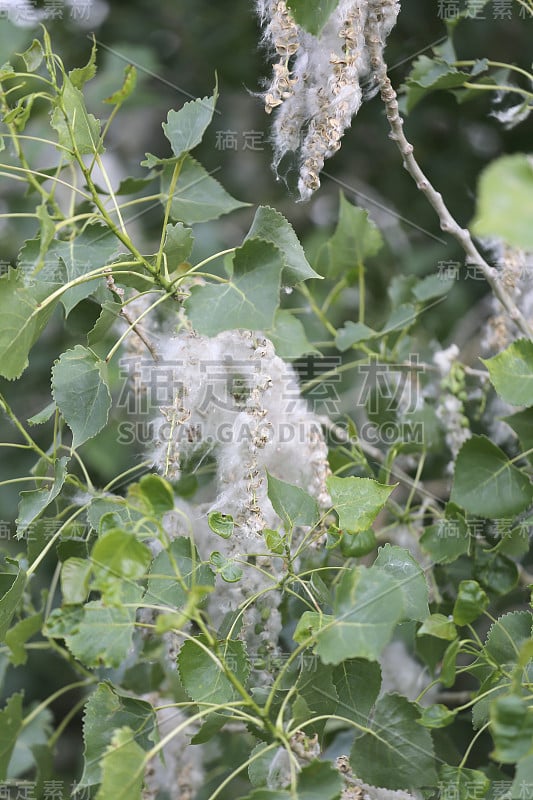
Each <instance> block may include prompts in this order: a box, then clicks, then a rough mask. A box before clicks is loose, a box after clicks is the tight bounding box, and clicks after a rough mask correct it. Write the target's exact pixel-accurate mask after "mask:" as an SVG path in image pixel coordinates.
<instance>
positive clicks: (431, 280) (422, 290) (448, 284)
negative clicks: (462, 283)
mask: <svg viewBox="0 0 533 800" xmlns="http://www.w3.org/2000/svg"><path fill="white" fill-rule="evenodd" d="M454 286H455V279H454V278H443V276H442V275H439V274H437V275H428V276H427V277H425V278H423V279H422V280H421V281H420V282H419V283H417V284H416V286H414V287H413V289H412V292H413V295H414V296H415V297H416V299H417V300H418V301H419V302H420V303H428V302H429V301H430V300H435V299H436V298H437V297H443V296H444V295H446V294H448V293H449V292H450V291H451V289H452V288H453V287H454Z"/></svg>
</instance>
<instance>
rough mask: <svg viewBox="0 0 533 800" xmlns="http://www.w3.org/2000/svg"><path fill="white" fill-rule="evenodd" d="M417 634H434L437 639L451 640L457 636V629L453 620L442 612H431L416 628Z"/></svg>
mask: <svg viewBox="0 0 533 800" xmlns="http://www.w3.org/2000/svg"><path fill="white" fill-rule="evenodd" d="M417 636H436V637H437V639H447V640H449V641H452V640H453V639H455V638H456V636H457V629H456V627H455V625H454V623H453V620H452V619H449V618H448V617H445V616H444V614H431V616H429V617H428V618H427V619H426V620H424V623H423V624H422V626H421V627H420V628H419V629H418V633H417Z"/></svg>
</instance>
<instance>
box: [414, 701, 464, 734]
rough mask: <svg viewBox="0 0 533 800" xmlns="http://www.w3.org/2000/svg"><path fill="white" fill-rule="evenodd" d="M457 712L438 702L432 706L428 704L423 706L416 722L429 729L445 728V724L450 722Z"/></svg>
mask: <svg viewBox="0 0 533 800" xmlns="http://www.w3.org/2000/svg"><path fill="white" fill-rule="evenodd" d="M457 713H458V712H457V711H456V710H453V709H450V708H448V707H447V706H443V705H442V704H440V703H439V704H437V705H434V706H429V708H424V709H423V711H422V716H421V717H420V719H419V720H418V724H419V725H422V726H423V727H424V728H430V729H435V728H446V726H447V725H451V724H452V722H453V721H454V719H455V717H456V716H457Z"/></svg>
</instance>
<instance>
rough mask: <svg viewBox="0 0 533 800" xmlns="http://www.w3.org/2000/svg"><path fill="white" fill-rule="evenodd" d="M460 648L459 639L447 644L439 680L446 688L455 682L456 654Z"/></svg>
mask: <svg viewBox="0 0 533 800" xmlns="http://www.w3.org/2000/svg"><path fill="white" fill-rule="evenodd" d="M460 649H461V642H460V640H459V639H455V640H454V641H453V642H452V643H451V644H450V645H448V647H447V648H446V652H445V653H444V657H443V659H442V667H441V671H440V675H439V681H440V682H441V683H442V685H443V686H445V687H446V688H449V687H450V686H453V684H454V683H455V675H456V672H457V655H458V654H459V650H460Z"/></svg>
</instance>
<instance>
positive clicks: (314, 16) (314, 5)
mask: <svg viewBox="0 0 533 800" xmlns="http://www.w3.org/2000/svg"><path fill="white" fill-rule="evenodd" d="M338 4H339V0H287V6H288V8H289V9H290V10H291V11H292V14H293V16H294V20H295V22H297V23H298V25H301V26H302V28H304V29H305V30H306V31H308V32H309V33H312V34H313V35H314V36H318V35H319V34H320V32H321V30H322V28H323V27H324V25H325V24H326V22H327V21H328V19H329V17H330V15H331V14H332V13H333V11H335V9H336V8H337V6H338Z"/></svg>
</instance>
